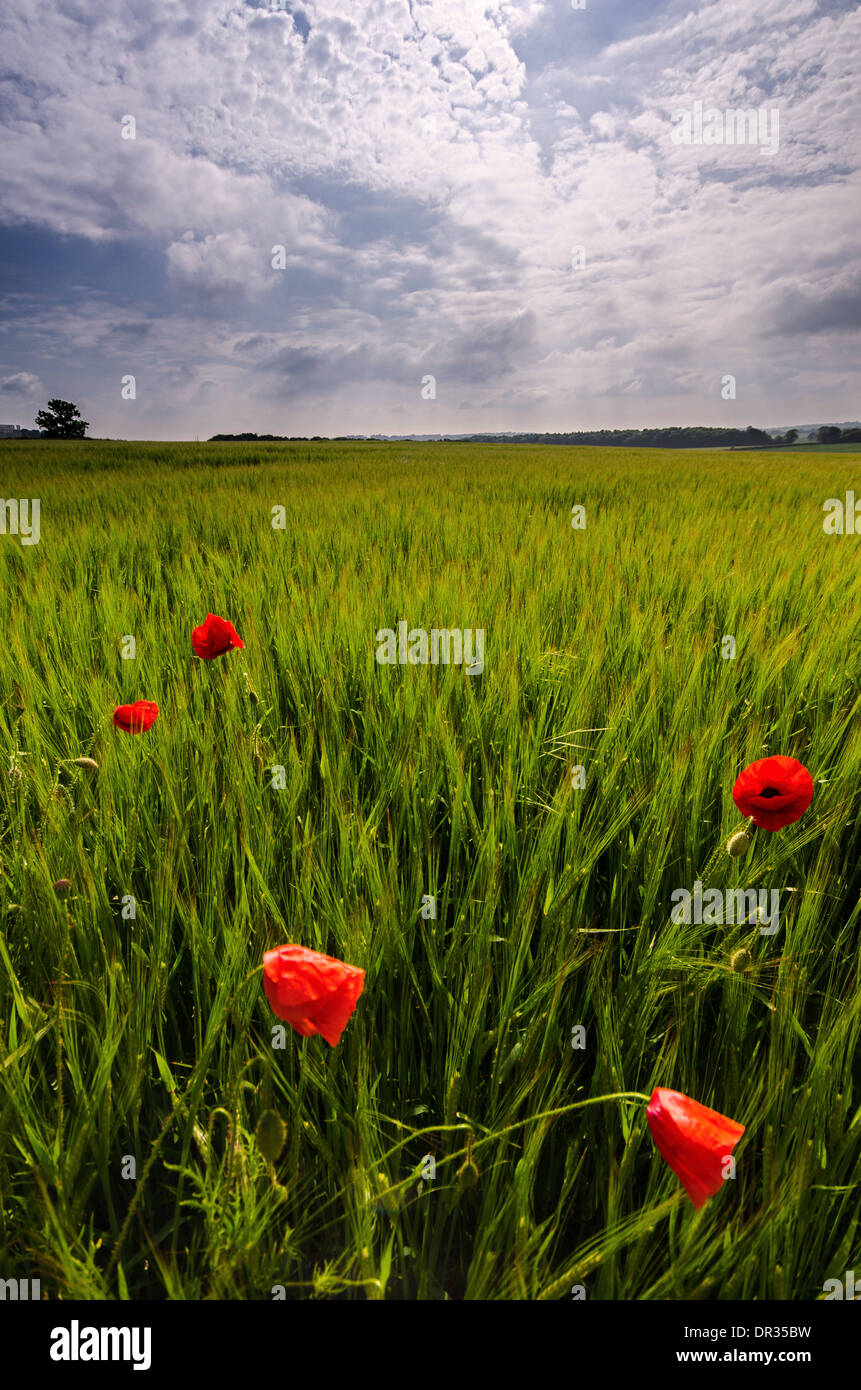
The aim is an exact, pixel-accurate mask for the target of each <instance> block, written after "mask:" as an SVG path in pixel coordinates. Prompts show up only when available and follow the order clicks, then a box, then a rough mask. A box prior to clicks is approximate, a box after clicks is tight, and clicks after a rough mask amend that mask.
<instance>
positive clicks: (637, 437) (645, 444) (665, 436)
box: [469, 425, 775, 449]
mask: <svg viewBox="0 0 861 1390" xmlns="http://www.w3.org/2000/svg"><path fill="white" fill-rule="evenodd" d="M502 439H506V440H512V442H513V441H514V440H516V442H517V443H518V444H599V445H611V446H613V447H615V448H623V449H624V448H631V449H636V448H641V449H731V448H737V447H739V446H742V447H747V448H750V447H751V446H756V445H761V446H762V447H763V448H765V447H767V446H768V445H772V446H773V445H774V443H775V440H774V439H773V438H772V436H771V435H770V434H767V433H766V431H765V430H758V429H755V428H754V427H753V425H748V427H747V429H744V430H740V429H721V428H719V427H718V428H713V427H711V426H708V425H672V426H670V427H669V428H667V429H645V430H573V431H571V432H568V433H565V434H518V435H516V436H513V437H512V436H511V435H507V436H503V435H493V434H475V435H472V436H470V439H469V442H470V443H471V444H472V443H474V444H479V443H485V442H488V441H491V440H502Z"/></svg>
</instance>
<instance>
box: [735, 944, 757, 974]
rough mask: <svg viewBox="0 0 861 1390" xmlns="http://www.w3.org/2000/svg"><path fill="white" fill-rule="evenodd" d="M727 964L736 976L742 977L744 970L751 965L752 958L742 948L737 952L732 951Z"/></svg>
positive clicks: (748, 952)
mask: <svg viewBox="0 0 861 1390" xmlns="http://www.w3.org/2000/svg"><path fill="white" fill-rule="evenodd" d="M729 963H730V965H731V966H732V968H733V970H734V971H735V972H736V974H737V975H742V974H743V973H744V971H745V970H749V969H750V967H751V965H752V964H753V956H752V955H751V954H750V951H748V950H747V949H746V948H745V947H744V946H742V947H740V949H739V950H738V951H733V953H732V955H731V956H730V958H729Z"/></svg>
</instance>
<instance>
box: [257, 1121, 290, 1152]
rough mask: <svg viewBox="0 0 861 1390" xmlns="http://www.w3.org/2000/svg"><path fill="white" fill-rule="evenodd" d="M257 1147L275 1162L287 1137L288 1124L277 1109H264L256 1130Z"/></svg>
mask: <svg viewBox="0 0 861 1390" xmlns="http://www.w3.org/2000/svg"><path fill="white" fill-rule="evenodd" d="M254 1138H255V1139H256V1140H257V1147H258V1149H259V1150H260V1152H261V1153H262V1155H263V1157H264V1158H267V1159H268V1160H269V1162H270V1163H274V1162H275V1160H276V1158H277V1157H278V1155H279V1154H280V1153H281V1150H282V1149H283V1147H284V1142H285V1140H286V1138H287V1126H286V1125H285V1123H284V1121H283V1120H282V1118H281V1116H280V1115H279V1114H278V1111H277V1110H264V1111H263V1114H262V1115H261V1116H260V1118H259V1120H258V1121H257V1127H256V1129H255V1130H254Z"/></svg>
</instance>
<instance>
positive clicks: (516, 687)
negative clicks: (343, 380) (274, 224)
mask: <svg viewBox="0 0 861 1390" xmlns="http://www.w3.org/2000/svg"><path fill="white" fill-rule="evenodd" d="M853 481H854V482H855V483H857V481H858V479H857V468H856V465H855V462H854V460H853V458H852V456H850V455H847V454H839V453H835V454H834V455H833V456H831V455H828V454H816V455H814V454H806V455H799V456H793V457H792V458H789V457H787V456H785V455H780V454H777V453H775V454H768V453H757V454H746V455H742V454H729V453H717V452H715V453H708V452H697V453H684V452H675V451H674V452H661V451H648V450H631V451H623V450H599V449H589V448H570V449H566V448H550V447H541V446H535V447H530V446H516V445H510V446H509V445H502V444H500V445H496V446H482V447H478V446H470V445H465V444H464V445H459V444H454V443H449V444H442V443H433V444H431V443H429V444H412V443H388V444H384V443H361V442H355V443H353V442H343V443H327V442H325V441H322V442H314V443H311V444H305V443H295V444H260V445H255V444H144V443H120V442H100V441H82V442H80V443H78V442H69V443H57V444H50V443H46V442H42V441H37V442H33V443H17V442H16V443H14V444H6V445H0V491H2V494H3V497H4V498H7V499H8V498H16V499H23V498H30V499H33V498H39V499H40V506H41V536H40V539H39V543H38V544H37V545H32V546H24V545H22V544H21V543H20V537H16V536H15V535H13V534H8V533H7V534H4V535H0V578H1V579H2V592H3V595H4V620H3V642H2V645H0V754H2V757H3V762H2V765H0V1106H2V1115H0V1196H2V1203H0V1252H2V1269H3V1273H4V1276H5V1277H12V1276H21V1277H39V1278H41V1280H42V1281H43V1286H44V1287H45V1289H46V1291H47V1292H48V1293H49V1294H50V1296H51V1297H56V1298H68V1299H71V1298H82V1299H94V1300H96V1299H116V1298H120V1299H126V1298H128V1299H145V1298H149V1299H252V1300H258V1299H259V1300H268V1299H271V1298H273V1297H279V1296H284V1297H286V1298H287V1299H309V1298H316V1299H360V1300H361V1299H388V1300H439V1299H446V1298H449V1299H458V1300H459V1299H498V1300H510V1299H514V1300H519V1299H527V1300H533V1299H547V1300H553V1299H570V1298H571V1297H572V1289H574V1288H575V1287H577V1286H580V1287H581V1288H582V1289H584V1290H585V1293H586V1296H587V1297H588V1298H590V1299H601V1300H611V1299H612V1300H615V1299H643V1300H652V1299H654V1300H657V1299H680V1298H684V1299H688V1298H707V1299H762V1298H776V1299H791V1300H796V1299H797V1300H811V1299H817V1298H822V1297H823V1285H824V1283H825V1280H826V1279H828V1278H829V1277H832V1276H836V1277H838V1278H842V1276H843V1272H844V1270H846V1269H847V1268H848V1267H851V1264H852V1261H853V1259H855V1260H858V1259H859V1225H858V1223H859V1214H861V1094H859V1083H861V1073H859V1047H858V1044H859V1030H861V970H860V969H859V891H861V874H859V847H860V846H861V833H859V827H858V823H857V817H856V814H855V812H856V802H857V791H858V786H859V774H861V720H859V710H861V695H859V690H861V681H859V678H861V578H859V573H861V571H859V565H858V547H859V546H861V538H859V537H857V536H854V535H850V534H846V535H842V536H838V535H827V534H825V533H824V531H823V525H822V517H823V504H824V503H825V501H826V499H829V498H833V497H843V496H844V494H845V493H846V491H847V489H851V488H852V486H853ZM858 492H859V495H861V488H859V489H858ZM574 506H580V507H582V508H583V509H584V512H583V518H584V523H585V524H583V525H582V526H581V527H579V528H578V529H575V528H574V527H573V526H572V524H571V523H572V507H574ZM273 508H274V509H278V508H283V509H284V510H283V512H282V513H280V515H281V516H282V518H283V521H284V525H283V529H277V528H276V527H274V526H273V524H272V523H273V519H274V517H275V513H274V512H273ZM208 612H212V613H216V614H220V615H222V616H224V617H225V618H228V619H229V620H230V621H231V622H233V623H234V624H235V626H236V628H237V630H238V631H239V633H240V634H241V636H242V638H243V640H244V642H245V650H243V651H234V652H230V653H228V654H227V655H226V656H225V657H223V658H220V659H218V660H217V661H212V662H202V661H200V660H198V659H197V658H196V657H195V656H194V655H193V653H192V648H191V632H192V629H193V628H194V627H195V626H197V625H198V624H199V623H201V622H202V621H203V619H204V617H205V615H206V614H207V613H208ZM401 621H406V622H408V624H409V626H410V628H422V629H425V630H430V629H432V628H434V627H437V628H445V629H456V628H460V629H473V630H476V629H482V630H483V631H484V634H485V639H484V640H485V655H484V669H483V671H482V672H481V674H475V675H470V674H468V673H467V672H466V670H465V669H464V668H463V666H458V665H454V664H452V665H448V666H444V665H440V666H437V667H434V666H432V665H410V664H407V665H401V664H395V665H381V664H380V663H379V662H378V661H377V660H376V656H375V653H376V650H377V641H376V636H377V633H378V631H379V630H381V629H386V628H390V629H396V628H397V626H398V623H399V622H401ZM727 635H732V636H733V637H734V639H735V644H736V654H735V657H734V658H731V659H726V658H725V657H724V656H723V655H722V643H723V639H724V638H725V637H726V636H727ZM128 637H133V638H134V644H135V656H134V657H133V658H128V659H127V658H126V657H124V656H123V649H124V646H126V647H127V646H128V643H127V642H126V641H125V639H126V638H128ZM137 699H148V700H154V701H156V702H157V703H158V705H159V709H160V714H159V718H158V720H157V722H156V723H155V725H154V726H153V728H152V729H151V730H150V731H149V732H147V733H145V734H141V735H139V736H130V735H128V734H125V733H123V732H121V731H119V730H117V729H116V728H114V726H113V724H112V712H113V709H114V707H115V706H116V705H118V704H121V703H125V702H131V701H135V700H137ZM766 753H783V754H789V755H791V756H793V757H796V758H798V759H799V760H800V761H801V762H803V763H804V764H805V765H806V766H807V767H808V768H809V769H810V771H811V773H812V775H813V779H814V783H815V795H814V799H813V803H812V805H811V806H810V809H809V810H808V811H807V813H806V814H805V815H804V816H803V818H802V819H800V820H799V821H798V822H797V823H796V824H794V825H791V826H788V827H787V828H786V829H784V830H782V831H780V832H779V833H777V834H774V835H772V834H769V833H767V832H758V833H757V835H756V837H755V840H754V845H753V848H752V850H751V853H750V855H749V856H748V857H747V858H746V859H745V860H743V861H739V862H735V861H731V860H730V859H729V857H728V856H727V855H725V854H720V853H717V854H716V851H719V850H720V849H721V847H722V845H723V843H724V842H725V841H726V839H727V837H728V836H729V835H730V834H732V832H733V831H734V830H737V829H738V828H739V827H740V825H741V824H742V823H743V822H742V819H741V817H740V814H739V812H738V811H737V809H736V807H735V806H734V804H733V801H732V796H731V792H732V787H733V784H734V782H735V779H736V777H737V775H738V773H739V771H740V770H741V768H742V767H743V766H745V765H746V764H747V763H749V762H751V761H753V760H754V759H757V758H760V757H763V756H765V755H766ZM80 758H89V759H92V760H93V761H94V762H95V763H96V764H97V765H98V766H97V767H96V768H91V767H87V766H80V765H77V764H75V762H74V760H75V759H80ZM575 765H576V766H580V767H582V769H583V779H584V785H583V786H582V787H578V786H574V785H573V778H572V768H573V767H574V766H575ZM274 768H281V769H283V774H282V776H281V778H280V782H281V785H275V782H276V779H275V777H274V776H273V769H274ZM707 868H708V870H709V878H708V882H709V883H711V884H714V885H715V886H716V887H719V888H720V887H731V886H736V885H743V886H745V887H752V888H759V887H768V888H769V889H770V888H773V887H779V888H780V889H781V904H782V912H781V919H780V929H779V932H778V933H777V934H775V935H771V936H769V935H765V934H762V933H761V932H760V931H759V929H758V927H757V926H756V925H755V924H754V925H751V924H749V923H745V924H740V925H728V926H708V925H685V924H683V923H674V922H673V921H672V920H671V917H670V903H671V895H672V893H673V892H674V890H676V889H679V888H684V887H687V888H690V887H691V886H692V885H693V883H694V881H695V880H696V879H697V877H698V876H699V877H702V875H703V871H704V870H705V869H707ZM59 880H67V881H68V887H65V888H64V887H61V888H60V889H57V888H56V887H54V885H55V884H56V883H57V882H58V881H59ZM429 898H432V899H433V900H434V903H435V911H436V916H435V917H433V916H429V915H427V911H426V910H425V911H424V912H423V903H426V902H427V901H428V899H429ZM130 903H131V908H130V907H129V904H130ZM132 911H133V913H134V915H129V914H130V912H132ZM288 941H292V942H298V943H301V944H303V945H305V946H309V947H312V948H314V949H316V950H318V951H322V952H325V953H328V954H330V955H333V956H337V957H338V958H340V959H342V960H344V961H348V962H350V963H352V964H354V965H356V966H359V967H361V968H362V969H363V970H365V972H366V978H365V988H364V992H363V994H362V996H361V998H360V1000H359V1002H358V1005H357V1008H356V1010H355V1013H354V1015H353V1018H352V1020H351V1022H350V1023H349V1025H348V1027H347V1030H346V1032H345V1033H344V1036H343V1039H342V1041H341V1042H340V1043H339V1045H338V1046H337V1047H335V1048H334V1049H330V1048H329V1047H328V1046H327V1045H326V1043H325V1042H324V1041H323V1039H322V1038H320V1037H311V1038H306V1039H303V1038H300V1037H299V1036H297V1035H296V1034H294V1033H293V1032H292V1031H291V1030H290V1029H289V1028H288V1029H287V1039H286V1046H285V1047H283V1048H281V1049H276V1048H273V1046H272V1038H273V1026H274V1025H275V1024H276V1023H277V1020H276V1019H275V1017H274V1015H273V1014H272V1012H271V1010H270V1009H269V1007H268V1004H267V1001H266V998H265V995H264V991H263V987H262V983H261V965H262V956H263V952H264V951H266V950H268V949H270V948H271V947H273V946H275V945H278V944H280V943H282V942H288ZM740 947H746V948H748V949H749V951H750V953H751V961H750V963H749V965H748V968H747V969H745V970H743V971H738V970H735V969H733V968H732V967H731V965H730V957H731V956H732V955H733V953H734V952H736V951H737V950H738V949H739V948H740ZM577 1028H582V1030H583V1034H582V1036H584V1037H585V1045H584V1046H572V1041H573V1039H574V1036H575V1031H574V1030H576V1029H577ZM657 1086H662V1087H668V1088H672V1089H675V1090H678V1091H681V1092H683V1093H684V1094H686V1095H689V1096H691V1097H694V1098H696V1099H697V1100H699V1101H700V1102H702V1103H703V1104H705V1105H708V1106H712V1107H714V1108H715V1109H717V1110H719V1111H721V1112H722V1113H723V1114H725V1115H728V1116H732V1117H733V1118H734V1119H735V1120H737V1121H739V1122H740V1123H741V1124H743V1125H744V1126H745V1127H746V1132H745V1135H744V1138H743V1140H742V1141H741V1143H740V1145H739V1148H738V1151H737V1157H738V1171H737V1177H736V1179H735V1181H734V1182H730V1183H726V1184H725V1190H722V1191H721V1192H719V1193H718V1194H717V1195H715V1196H714V1197H712V1198H711V1199H710V1200H709V1201H708V1203H707V1204H706V1206H705V1207H704V1208H703V1209H702V1210H701V1211H699V1212H695V1211H694V1210H693V1208H692V1206H691V1204H690V1203H689V1202H688V1201H687V1198H686V1197H685V1194H684V1192H683V1190H682V1189H681V1187H680V1184H679V1182H678V1180H677V1179H676V1177H675V1176H674V1175H673V1173H672V1172H671V1171H670V1170H669V1168H668V1167H667V1166H666V1164H664V1163H663V1161H662V1160H661V1158H660V1156H659V1155H658V1153H657V1152H656V1150H655V1146H654V1144H653V1143H652V1140H651V1138H650V1135H649V1131H648V1128H647V1125H646V1116H645V1104H644V1102H643V1101H642V1100H641V1099H639V1098H638V1097H639V1096H641V1095H646V1096H648V1094H649V1093H650V1092H651V1090H652V1089H653V1088H654V1087H657ZM271 1110H274V1111H276V1112H277V1114H278V1115H279V1116H280V1117H281V1118H282V1120H283V1121H284V1124H285V1126H286V1142H285V1143H284V1146H283V1149H282V1151H281V1153H280V1156H279V1157H278V1158H277V1159H276V1160H275V1161H274V1162H273V1161H271V1160H270V1159H268V1158H266V1157H265V1156H264V1154H263V1152H262V1151H261V1146H260V1144H259V1143H258V1139H257V1137H256V1134H255V1131H256V1130H257V1127H258V1123H259V1121H260V1119H261V1116H263V1115H265V1114H266V1112H268V1111H271ZM429 1158H432V1159H433V1163H432V1164H431V1165H430V1168H429V1166H428V1159H429ZM129 1159H132V1160H133V1164H130V1163H129ZM132 1167H133V1168H134V1176H133V1177H132V1176H130V1175H129V1170H130V1168H132ZM431 1169H433V1170H435V1171H434V1175H433V1176H429V1175H428V1174H429V1172H430V1171H431ZM423 1172H424V1174H425V1176H424V1177H423ZM476 1179H477V1180H476ZM273 1290H275V1291H276V1292H273Z"/></svg>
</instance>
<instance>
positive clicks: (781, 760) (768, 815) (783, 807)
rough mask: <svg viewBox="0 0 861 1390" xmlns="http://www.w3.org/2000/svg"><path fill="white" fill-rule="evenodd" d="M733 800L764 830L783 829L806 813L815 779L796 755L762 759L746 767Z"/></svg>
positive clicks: (733, 791)
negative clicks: (794, 756)
mask: <svg viewBox="0 0 861 1390" xmlns="http://www.w3.org/2000/svg"><path fill="white" fill-rule="evenodd" d="M732 799H733V801H734V802H735V804H736V806H737V807H738V809H739V810H740V811H741V813H742V815H745V816H753V823H754V825H757V826H759V828H760V830H780V829H782V827H783V826H784V825H791V824H792V822H793V821H794V820H798V818H799V816H803V815H804V812H805V811H806V810H807V808H808V806H809V805H810V803H811V801H812V800H813V778H812V777H811V775H810V773H809V772H808V771H807V768H806V767H805V766H804V765H803V764H802V763H800V762H798V761H797V759H795V758H785V757H784V756H783V754H778V755H777V756H775V757H773V758H760V759H759V761H758V762H755V763H751V764H750V767H746V768H745V769H744V772H742V774H741V775H740V777H739V779H738V781H737V782H736V784H735V786H734V787H733V789H732Z"/></svg>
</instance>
